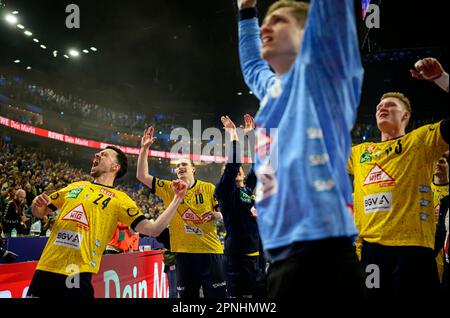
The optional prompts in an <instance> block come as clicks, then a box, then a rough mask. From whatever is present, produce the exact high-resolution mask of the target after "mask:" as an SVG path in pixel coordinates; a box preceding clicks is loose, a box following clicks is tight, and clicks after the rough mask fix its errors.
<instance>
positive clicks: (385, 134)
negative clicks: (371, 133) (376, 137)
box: [381, 128, 405, 141]
mask: <svg viewBox="0 0 450 318" xmlns="http://www.w3.org/2000/svg"><path fill="white" fill-rule="evenodd" d="M404 134H405V129H404V128H399V129H391V130H388V131H382V132H381V141H388V140H392V139H395V138H398V137H401V136H403V135H404Z"/></svg>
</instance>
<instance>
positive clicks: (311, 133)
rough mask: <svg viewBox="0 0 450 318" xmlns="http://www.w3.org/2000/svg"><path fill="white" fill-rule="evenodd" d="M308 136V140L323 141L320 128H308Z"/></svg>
mask: <svg viewBox="0 0 450 318" xmlns="http://www.w3.org/2000/svg"><path fill="white" fill-rule="evenodd" d="M306 134H307V135H308V139H323V132H322V129H320V128H308V129H307V130H306Z"/></svg>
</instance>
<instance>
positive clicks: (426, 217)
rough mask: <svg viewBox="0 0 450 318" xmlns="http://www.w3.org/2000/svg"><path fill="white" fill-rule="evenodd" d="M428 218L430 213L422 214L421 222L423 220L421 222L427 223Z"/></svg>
mask: <svg viewBox="0 0 450 318" xmlns="http://www.w3.org/2000/svg"><path fill="white" fill-rule="evenodd" d="M428 217H429V215H428V213H425V212H421V213H420V220H421V221H426V220H428Z"/></svg>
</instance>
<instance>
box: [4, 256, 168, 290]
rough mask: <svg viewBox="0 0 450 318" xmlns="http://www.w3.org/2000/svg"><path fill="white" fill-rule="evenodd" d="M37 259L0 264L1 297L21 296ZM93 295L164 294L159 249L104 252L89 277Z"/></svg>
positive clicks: (165, 288) (162, 270)
mask: <svg viewBox="0 0 450 318" xmlns="http://www.w3.org/2000/svg"><path fill="white" fill-rule="evenodd" d="M36 266H37V262H25V263H15V264H4V265H0V298H24V297H25V296H26V294H27V291H28V287H29V285H30V282H31V279H32V278H33V274H34V271H35V269H36ZM92 284H93V286H94V291H95V297H96V298H167V297H168V296H169V285H168V281H167V277H166V275H165V273H164V263H163V256H162V252H161V251H148V252H139V253H129V254H118V255H105V256H103V258H102V263H101V266H100V271H99V272H98V274H96V275H94V276H93V277H92Z"/></svg>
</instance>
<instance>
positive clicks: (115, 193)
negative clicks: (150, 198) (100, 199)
mask: <svg viewBox="0 0 450 318" xmlns="http://www.w3.org/2000/svg"><path fill="white" fill-rule="evenodd" d="M104 192H110V193H105V194H107V195H109V196H111V197H116V198H117V199H119V200H121V201H124V200H131V201H132V199H131V197H130V196H129V195H128V193H126V192H124V191H122V190H118V189H113V188H111V189H104Z"/></svg>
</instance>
